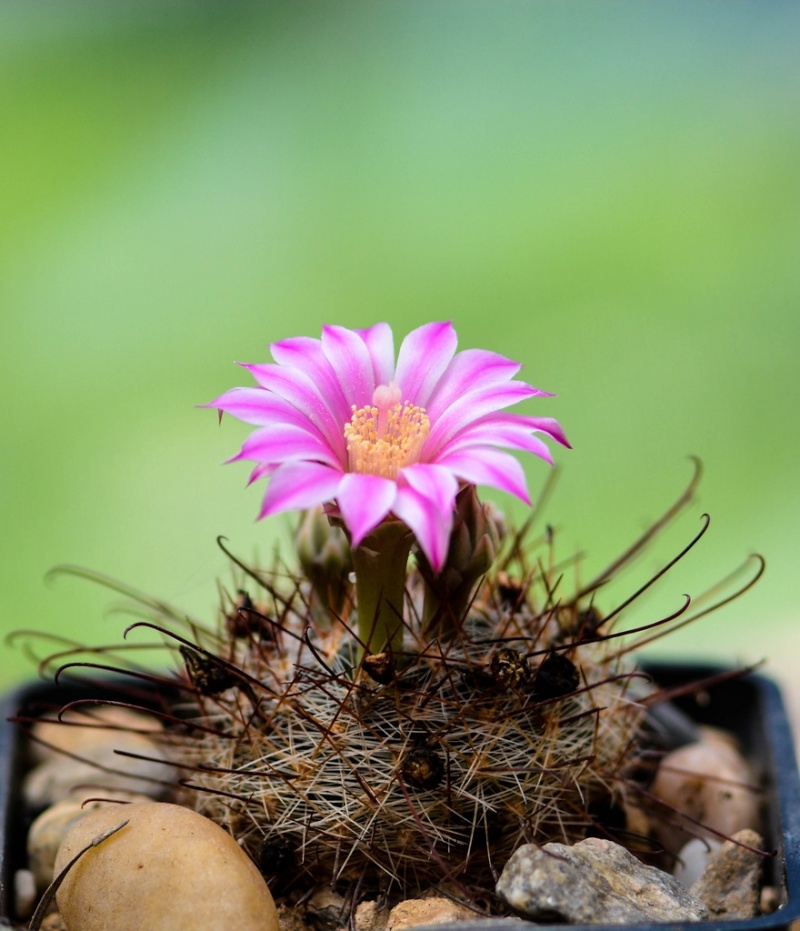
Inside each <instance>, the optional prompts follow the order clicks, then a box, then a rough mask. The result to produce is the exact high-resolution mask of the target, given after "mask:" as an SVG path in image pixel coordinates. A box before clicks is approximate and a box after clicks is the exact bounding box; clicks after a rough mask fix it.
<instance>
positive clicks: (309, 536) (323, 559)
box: [294, 506, 353, 614]
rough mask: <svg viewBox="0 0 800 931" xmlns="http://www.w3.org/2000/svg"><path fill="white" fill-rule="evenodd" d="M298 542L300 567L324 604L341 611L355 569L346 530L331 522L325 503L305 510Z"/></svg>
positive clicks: (296, 533)
mask: <svg viewBox="0 0 800 931" xmlns="http://www.w3.org/2000/svg"><path fill="white" fill-rule="evenodd" d="M294 542H295V548H296V550H297V557H298V559H299V561H300V568H301V569H302V572H303V575H304V576H305V577H306V578H307V579H308V581H309V582H310V583H311V586H312V588H313V590H314V592H315V594H316V596H317V598H319V600H320V602H321V604H322V605H323V606H324V607H326V608H330V610H331V611H333V612H334V613H335V614H340V613H341V610H342V607H343V605H344V601H345V598H346V597H347V594H348V592H349V590H350V582H349V580H348V576H349V574H350V573H351V572H352V569H353V563H352V559H351V556H350V544H349V543H348V540H347V537H346V536H345V534H344V531H343V530H342V529H341V528H340V527H335V526H332V525H331V522H330V521H329V519H328V516H327V515H326V514H325V512H324V510H323V509H322V507H321V506H320V507H314V508H309V509H308V510H307V511H303V512H302V513H301V516H300V523H299V524H298V527H297V530H296V531H295V536H294Z"/></svg>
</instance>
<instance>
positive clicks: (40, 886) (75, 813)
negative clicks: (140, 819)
mask: <svg viewBox="0 0 800 931" xmlns="http://www.w3.org/2000/svg"><path fill="white" fill-rule="evenodd" d="M121 800H124V801H131V800H132V801H147V799H145V797H144V796H134V797H128V798H125V799H121ZM105 804H108V803H107V802H87V803H86V804H85V805H84V804H82V803H81V802H80V801H76V800H72V799H65V800H64V801H63V802H56V804H55V805H51V806H50V807H49V808H46V809H45V810H44V811H43V812H42V813H41V814H40V815H39V817H38V818H37V819H36V820H35V821H34V822H33V824H32V825H31V826H30V829H29V831H28V841H27V850H28V867H29V868H30V870H31V871H32V872H33V875H34V878H35V880H36V888H37V890H38V891H39V893H42V892H44V890H45V889H46V888H47V887H48V886H49V885H50V883H51V882H52V881H53V867H54V866H55V862H56V854H57V853H58V848H59V847H60V846H61V842H62V841H63V840H64V838H65V837H66V835H67V832H68V831H69V829H70V828H71V827H72V825H73V824H74V823H75V822H76V821H78V820H80V819H81V818H83V817H84V815H86V814H88V813H89V812H90V811H94V810H95V809H96V808H102V807H103V805H105Z"/></svg>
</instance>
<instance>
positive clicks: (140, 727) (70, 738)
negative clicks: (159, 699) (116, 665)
mask: <svg viewBox="0 0 800 931" xmlns="http://www.w3.org/2000/svg"><path fill="white" fill-rule="evenodd" d="M62 722H63V723H62ZM161 731H163V727H162V726H161V722H160V721H158V720H157V719H156V718H153V717H150V715H145V714H142V713H141V712H138V711H132V710H131V709H130V708H119V707H116V706H115V705H99V706H94V705H92V706H87V707H85V708H75V709H71V710H69V711H66V712H64V714H63V715H62V717H61V721H37V722H36V723H35V724H34V725H33V727H32V728H31V735H32V737H33V738H34V739H33V740H32V741H31V748H32V750H33V754H34V756H35V758H36V759H38V760H45V759H48V758H49V757H52V756H57V757H58V758H59V759H63V754H64V753H65V752H66V753H76V754H78V755H83V754H82V751H83V750H85V749H86V748H87V747H92V746H94V745H95V744H98V743H100V744H107V743H109V742H113V739H114V736H115V735H119V734H122V733H133V732H144V733H140V734H139V736H145V737H146V736H148V734H152V733H153V732H155V733H157V734H158V733H161Z"/></svg>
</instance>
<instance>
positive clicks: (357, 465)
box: [344, 382, 431, 478]
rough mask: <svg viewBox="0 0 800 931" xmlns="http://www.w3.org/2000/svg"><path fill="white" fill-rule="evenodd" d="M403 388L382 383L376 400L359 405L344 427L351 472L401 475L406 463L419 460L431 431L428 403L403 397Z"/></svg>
mask: <svg viewBox="0 0 800 931" xmlns="http://www.w3.org/2000/svg"><path fill="white" fill-rule="evenodd" d="M400 397H401V395H400V388H399V387H398V386H397V385H396V384H395V383H394V382H392V383H391V384H390V385H379V386H378V387H377V388H376V389H375V391H374V392H373V395H372V404H367V405H365V406H364V407H359V408H357V407H356V406H355V405H353V416H352V417H351V418H350V423H349V424H347V425H346V426H345V428H344V436H345V439H346V440H347V455H348V457H349V460H350V471H351V472H366V473H368V474H370V475H380V476H382V477H383V478H397V473H398V471H399V470H400V469H402V468H403V466H407V465H410V464H411V463H412V462H418V461H419V456H420V453H421V452H422V446H423V444H424V443H425V440H426V439H427V438H428V434H429V433H430V432H431V424H430V421H429V420H428V415H427V414H426V413H425V408H424V407H417V406H416V404H410V403H409V402H408V401H402V402H401V401H400Z"/></svg>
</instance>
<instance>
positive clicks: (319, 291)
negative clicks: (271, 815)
mask: <svg viewBox="0 0 800 931" xmlns="http://www.w3.org/2000/svg"><path fill="white" fill-rule="evenodd" d="M799 47H800V5H798V4H797V3H791V2H785V3H781V2H768V0H758V2H756V0H754V2H736V0H732V2H725V3H715V2H708V3H703V4H698V3H695V2H676V0H669V2H649V3H646V4H643V3H640V2H636V3H622V2H620V3H609V2H596V3H573V2H561V3H543V2H539V3H536V2H530V0H525V2H504V0H487V2H482V3H481V2H470V0H460V2H458V3H445V2H434V0H404V2H387V3H381V2H375V3H349V2H340V3H333V4H332V3H329V2H318V3H315V2H303V3H290V2H286V3H269V4H268V3H261V4H246V3H224V4H221V3H216V2H215V3H203V2H198V0H192V2H186V3H177V2H168V0H158V2H154V0H153V2H143V0H135V2H128V3H124V2H117V3H114V4H100V3H86V2H80V0H72V2H71V3H69V4H63V3H60V2H58V3H57V2H52V3H49V4H47V3H37V4H31V3H29V2H27V0H17V2H4V3H3V4H2V5H0V101H1V102H0V217H1V222H0V307H1V308H2V321H3V322H2V340H1V341H0V353H2V370H1V372H0V379H2V382H1V387H2V398H3V413H2V421H3V442H2V453H1V455H2V459H1V460H0V462H1V466H0V468H1V469H2V472H1V475H0V480H1V482H2V558H1V559H0V571H2V578H1V579H0V632H2V634H3V635H5V634H6V633H7V632H9V631H11V630H14V629H17V628H40V629H45V630H49V631H53V632H59V633H63V634H65V635H66V636H69V637H74V638H76V639H85V640H87V641H89V642H93V643H101V642H106V641H115V640H117V639H118V638H119V635H120V631H121V627H122V621H120V619H119V618H116V617H113V616H109V615H108V614H107V612H106V611H105V608H106V607H107V605H108V604H109V603H110V602H111V601H113V598H112V597H111V596H110V595H109V594H108V593H107V592H104V591H102V590H99V589H97V588H95V587H93V586H91V585H88V584H84V583H79V582H76V581H73V580H69V579H61V580H59V581H57V582H54V583H46V582H45V580H44V577H45V574H46V573H47V571H48V569H49V568H50V567H52V566H53V565H55V564H58V563H63V562H69V563H78V564H81V565H85V566H90V567H93V568H96V569H97V570H100V571H102V572H105V573H108V574H110V575H112V576H117V577H120V578H122V579H124V580H127V581H129V582H131V583H132V584H134V585H136V586H139V587H140V588H142V589H145V590H146V591H148V592H152V593H153V594H158V595H160V596H162V597H164V598H166V599H169V600H171V601H173V602H175V603H177V604H180V605H183V606H185V607H186V608H187V609H189V610H191V611H194V612H196V613H199V614H202V615H205V616H209V617H212V616H213V611H214V607H215V604H216V589H215V579H216V577H217V576H218V575H220V574H223V575H226V573H227V570H226V567H225V561H224V559H223V557H222V556H221V554H220V553H219V551H218V550H217V548H216V546H215V542H214V540H215V537H216V535H217V534H225V535H226V536H227V537H228V538H229V540H230V541H231V545H232V546H233V547H234V549H235V550H236V551H237V552H239V553H242V554H244V555H250V554H252V553H253V552H254V551H255V550H256V549H257V550H258V551H259V552H260V553H262V554H264V555H267V554H269V553H270V551H271V548H272V546H273V544H274V541H275V540H276V538H277V537H280V535H281V534H282V533H284V531H285V529H286V527H287V526H288V519H284V518H281V517H279V518H275V519H273V520H272V521H271V522H269V521H268V522H263V523H260V524H256V523H255V522H254V517H255V514H256V512H257V509H258V503H259V494H260V491H259V490H256V489H249V490H247V491H246V490H245V481H246V474H247V468H246V466H240V465H231V466H226V467H224V468H223V467H222V466H221V465H220V463H221V462H222V460H223V459H224V458H226V457H227V456H228V455H231V454H232V453H233V452H235V451H236V449H237V448H238V444H239V442H240V441H241V439H242V438H243V436H244V435H245V433H246V428H245V427H243V426H242V425H241V424H239V423H238V422H236V421H234V420H227V419H226V420H225V421H224V422H223V424H222V426H221V427H219V426H218V425H217V420H216V416H215V414H214V413H213V412H210V411H202V410H197V409H195V405H196V404H199V403H202V402H204V401H207V400H210V399H211V398H213V397H214V396H216V395H217V394H219V393H221V392H222V391H224V390H225V389H227V388H228V387H231V386H233V385H235V384H247V383H248V382H249V376H247V375H246V373H244V372H242V371H241V370H239V369H237V368H235V367H234V365H233V364H232V363H233V362H234V360H241V361H266V360H267V359H268V352H267V344H268V343H269V342H271V341H274V340H277V339H280V338H283V337H287V336H290V335H297V334H308V335H314V336H317V335H319V331H320V328H321V326H322V324H323V323H341V324H344V325H348V326H366V325H369V324H371V323H373V322H375V321H377V320H388V321H389V322H390V323H391V324H392V325H393V326H394V328H395V332H396V334H397V336H398V337H399V336H401V335H403V334H404V333H405V332H406V331H407V330H409V329H411V328H412V327H414V326H417V325H419V324H421V323H423V322H425V321H427V320H430V319H452V320H453V321H454V323H455V326H456V328H457V330H458V333H459V337H460V345H461V346H462V347H469V346H485V347H487V348H491V349H494V350H496V351H498V352H502V353H505V354H507V355H510V356H512V357H514V358H516V359H518V360H520V361H521V362H523V363H524V366H525V369H524V373H525V376H526V378H527V379H528V380H530V381H531V382H533V383H534V384H536V385H538V386H540V387H543V388H545V389H547V390H550V391H554V392H556V393H557V394H558V397H557V398H555V399H552V400H548V401H541V402H537V403H531V404H530V405H529V406H528V410H529V411H530V412H534V411H535V412H536V413H539V414H543V415H544V414H546V415H552V416H556V417H558V418H559V419H560V420H561V422H562V423H563V424H564V426H565V428H566V430H567V432H568V435H569V437H570V439H571V440H572V443H573V445H574V450H573V451H572V452H568V451H564V450H558V451H557V460H558V462H559V464H560V466H561V468H560V473H559V478H558V482H557V487H556V490H555V493H554V494H553V496H552V498H551V500H550V502H549V504H548V506H547V510H546V519H547V520H549V521H550V522H551V523H552V524H554V525H555V526H556V528H557V540H558V544H559V552H560V553H561V555H564V556H566V555H567V554H569V553H570V552H572V551H573V550H574V549H582V550H583V551H584V552H585V553H586V558H585V561H584V563H583V565H582V568H581V570H580V572H581V577H582V578H587V577H588V575H589V574H590V573H591V572H592V571H593V570H596V569H599V568H601V567H602V566H603V565H604V564H605V563H606V562H608V561H610V560H611V559H612V558H613V557H614V556H615V555H616V554H617V553H618V552H619V551H620V550H621V549H622V548H624V547H625V546H626V545H627V543H628V542H629V541H630V540H631V539H632V537H633V536H634V535H635V534H637V533H639V532H640V531H641V530H642V529H644V528H645V527H646V526H647V524H648V522H649V521H650V520H652V519H653V518H654V517H656V516H657V515H658V514H659V513H660V512H661V511H662V510H663V509H664V508H665V507H667V506H668V505H669V503H670V502H671V501H672V500H673V499H674V498H675V497H676V496H677V495H678V494H679V492H680V490H681V489H682V488H683V486H684V485H685V484H686V482H687V481H688V480H689V477H690V475H691V466H690V465H689V463H688V461H687V458H686V457H687V456H688V455H689V454H696V455H697V456H700V457H701V458H702V460H703V462H704V464H705V477H704V481H703V484H702V487H701V493H700V497H699V500H698V503H697V505H696V506H695V507H693V508H692V509H691V510H690V512H689V513H688V514H687V515H686V517H685V518H684V519H683V520H682V522H681V523H680V524H679V526H678V527H677V528H676V530H675V532H674V533H671V534H668V535H666V537H665V539H664V540H663V541H662V543H661V544H660V545H659V546H658V547H656V548H654V549H653V550H652V551H650V552H648V553H647V554H646V555H645V557H644V558H643V559H642V562H641V567H640V569H639V570H638V573H637V572H636V571H634V572H632V573H631V574H630V575H629V576H628V577H627V578H626V579H625V580H624V584H623V585H622V587H621V588H620V589H619V591H620V592H622V593H624V592H627V591H628V590H630V588H631V587H632V586H634V585H635V584H636V583H637V581H640V580H641V579H643V578H644V577H646V575H647V574H648V573H649V572H651V571H652V570H653V569H655V568H657V567H658V566H659V565H660V564H661V563H663V561H664V559H666V558H668V556H669V555H671V554H672V553H673V552H674V551H675V550H676V548H678V547H679V546H680V545H681V544H682V542H683V541H686V540H688V539H689V538H690V537H691V536H692V534H693V533H694V532H695V531H696V530H697V529H698V528H699V525H700V514H701V513H702V511H703V510H708V511H710V512H711V514H712V525H711V529H710V531H709V534H708V535H707V536H706V538H705V539H704V541H703V542H702V544H701V545H700V546H699V547H698V548H697V549H696V550H695V551H694V552H693V553H692V554H690V556H689V557H688V558H687V560H686V565H685V566H683V564H682V566H681V567H680V569H679V570H678V571H676V572H675V573H674V574H672V575H671V577H670V578H668V579H667V580H665V582H664V583H663V584H662V586H661V589H662V595H661V600H659V598H656V599H654V600H651V601H650V602H649V603H648V604H643V605H642V610H641V611H640V612H637V614H636V615H635V619H636V620H638V621H639V622H645V621H647V620H652V619H654V618H655V617H657V616H658V612H659V611H661V610H662V609H663V610H669V609H670V608H675V607H677V606H678V605H679V604H680V595H681V593H682V592H684V591H691V592H694V593H697V592H699V591H701V590H702V589H703V588H704V587H706V586H707V585H709V584H711V583H713V582H714V581H715V580H717V579H718V578H720V577H722V576H723V575H725V574H726V573H727V572H728V570H729V569H732V568H733V567H734V566H736V565H737V564H739V563H740V562H742V561H743V560H744V559H745V558H746V557H747V555H748V554H749V553H750V552H752V551H754V550H758V551H760V552H762V553H764V555H765V556H766V557H767V560H768V564H769V566H768V571H767V574H766V576H765V578H764V579H763V580H762V582H761V583H760V585H759V586H758V587H757V589H756V590H754V591H753V592H751V593H750V594H748V595H747V596H746V597H745V598H743V599H741V600H740V601H738V602H736V603H734V604H733V605H731V606H730V607H729V608H727V609H726V610H724V611H722V612H720V613H719V614H717V615H714V616H712V617H710V618H708V619H706V620H704V621H701V622H699V623H698V624H697V625H695V626H693V627H692V628H689V629H687V630H686V631H684V632H682V633H680V634H677V635H676V636H675V637H674V638H672V640H671V641H670V642H669V643H664V644H662V645H661V646H660V647H659V648H660V649H662V650H665V651H667V652H669V653H671V654H672V655H676V654H677V655H681V656H689V655H695V654H704V655H708V656H714V657H717V658H719V659H726V660H727V659H736V658H738V659H743V660H747V661H751V660H757V659H760V658H762V657H764V656H767V657H770V658H771V668H772V669H773V670H774V671H775V672H776V674H777V675H779V676H780V677H782V678H783V679H784V680H786V681H789V682H790V687H791V681H792V679H793V672H794V663H795V659H794V657H795V655H800V654H799V653H798V650H799V649H800V633H798V632H796V631H797V625H796V621H795V604H796V601H797V584H796V582H797V579H798V575H799V573H798V568H797V559H798V545H797V539H798V528H800V503H799V502H798V493H797V475H798V469H797V457H798V451H800V440H799V439H798V429H797V426H798V424H797V401H798V388H799V387H800V375H798V364H797V355H798V349H800V317H799V308H798V304H799V303H800V260H798V252H799V251H800V250H799V247H800V105H799V104H800V66H799V65H798V58H797V50H798V48H799ZM527 468H528V474H529V477H530V481H531V485H532V489H533V490H534V492H536V490H537V489H538V488H540V486H541V484H542V482H543V480H544V478H545V475H546V473H547V468H546V467H545V466H544V465H542V464H541V463H539V462H538V461H531V462H529V463H528V464H527ZM497 500H498V501H499V503H501V505H502V506H504V507H507V508H508V510H510V511H511V512H512V513H513V514H514V516H515V517H516V518H517V519H521V518H523V517H524V516H525V510H524V508H522V507H516V506H514V505H512V503H511V500H510V499H508V498H505V499H503V498H502V496H498V498H497ZM570 584H571V581H570ZM614 597H616V596H615V594H614V592H609V593H608V594H607V595H604V596H603V599H602V604H603V606H604V607H606V608H608V607H610V606H611V604H612V602H613V600H614ZM631 620H632V621H633V620H634V617H633V616H632V617H631ZM2 650H3V653H2V662H0V685H4V686H5V685H8V684H10V683H12V682H14V681H16V680H19V679H21V678H23V677H26V676H29V675H31V674H32V672H33V667H32V666H31V664H30V660H29V659H28V658H27V657H26V655H25V653H24V651H22V650H20V649H18V648H11V647H9V646H8V645H3V647H2Z"/></svg>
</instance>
